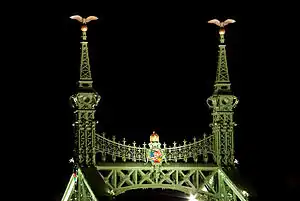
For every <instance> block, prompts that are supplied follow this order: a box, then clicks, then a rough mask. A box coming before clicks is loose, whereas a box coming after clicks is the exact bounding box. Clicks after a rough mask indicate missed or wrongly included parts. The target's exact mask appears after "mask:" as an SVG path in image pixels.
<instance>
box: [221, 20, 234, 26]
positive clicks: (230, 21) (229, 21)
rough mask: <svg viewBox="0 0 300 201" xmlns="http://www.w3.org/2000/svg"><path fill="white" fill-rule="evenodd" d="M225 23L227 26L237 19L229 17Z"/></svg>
mask: <svg viewBox="0 0 300 201" xmlns="http://www.w3.org/2000/svg"><path fill="white" fill-rule="evenodd" d="M223 23H224V26H226V25H227V24H231V23H235V20H233V19H227V20H225V21H224V22H223Z"/></svg>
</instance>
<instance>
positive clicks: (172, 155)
mask: <svg viewBox="0 0 300 201" xmlns="http://www.w3.org/2000/svg"><path fill="white" fill-rule="evenodd" d="M133 144H134V145H130V144H126V140H125V138H124V139H123V143H120V142H116V138H115V137H113V139H112V140H110V139H108V138H106V137H105V134H104V133H103V134H102V135H99V134H96V148H95V152H96V154H97V153H101V155H105V156H106V157H105V160H102V161H106V159H107V160H108V159H109V158H108V157H107V156H110V158H111V159H112V161H114V162H115V161H116V159H117V158H121V159H122V161H124V162H126V161H133V162H136V161H138V162H147V157H148V154H149V151H151V148H150V147H149V148H148V147H147V146H146V143H144V144H143V146H142V147H141V146H140V145H139V146H136V142H134V143H133ZM149 144H150V143H149ZM176 144H177V143H176V142H175V143H173V147H167V145H166V143H164V146H163V148H161V149H160V150H161V151H162V153H164V157H165V158H166V161H169V162H177V161H184V162H188V161H190V159H191V160H192V161H194V162H199V161H201V162H209V161H208V160H206V161H205V160H204V158H206V159H208V156H211V157H210V158H211V161H210V162H213V161H214V159H215V158H216V157H215V154H214V140H213V135H210V136H208V137H206V135H204V137H203V139H199V140H196V138H195V139H194V142H189V143H187V142H185V143H184V145H181V146H176ZM148 146H149V145H148ZM103 159H104V158H103ZM108 161H109V160H108Z"/></svg>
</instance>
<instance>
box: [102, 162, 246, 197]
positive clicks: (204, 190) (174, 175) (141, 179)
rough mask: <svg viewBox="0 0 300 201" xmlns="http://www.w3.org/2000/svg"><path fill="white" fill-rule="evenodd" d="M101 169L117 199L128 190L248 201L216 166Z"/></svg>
mask: <svg viewBox="0 0 300 201" xmlns="http://www.w3.org/2000/svg"><path fill="white" fill-rule="evenodd" d="M97 169H98V171H99V174H100V175H101V177H102V178H103V180H104V181H105V182H106V184H107V186H108V188H109V189H110V190H109V191H110V192H111V194H112V195H113V196H117V195H119V194H121V193H124V192H126V191H128V190H134V189H147V188H160V189H172V190H176V191H181V192H183V193H185V194H187V195H190V194H193V195H197V198H198V199H199V200H228V201H229V200H243V201H245V200H247V197H246V196H244V195H243V194H242V192H241V190H239V189H238V188H237V187H236V186H235V185H234V184H233V182H232V181H231V180H230V179H229V178H228V177H227V176H226V174H225V173H224V172H223V171H222V170H221V169H220V168H219V167H218V166H214V165H209V166H205V165H202V166H201V165H195V164H186V163H174V164H169V165H163V166H160V167H153V166H145V165H144V164H142V163H126V165H124V163H123V164H122V163H120V164H116V163H111V164H109V163H104V164H102V165H98V166H97Z"/></svg>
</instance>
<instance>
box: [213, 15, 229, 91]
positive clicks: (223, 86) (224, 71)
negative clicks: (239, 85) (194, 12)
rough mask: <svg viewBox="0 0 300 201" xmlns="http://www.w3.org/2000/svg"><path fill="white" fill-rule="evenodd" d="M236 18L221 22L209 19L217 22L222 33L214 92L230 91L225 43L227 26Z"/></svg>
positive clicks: (214, 22) (220, 33)
mask: <svg viewBox="0 0 300 201" xmlns="http://www.w3.org/2000/svg"><path fill="white" fill-rule="evenodd" d="M234 22H235V20H232V19H227V20H225V21H224V22H220V21H219V20H217V19H213V20H210V21H208V23H212V24H216V25H217V26H219V27H220V30H219V35H220V43H219V51H218V66H217V74H216V80H215V84H214V93H215V94H219V93H224V92H225V93H226V92H227V93H230V92H231V88H230V80H229V73H228V66H227V57H226V45H225V37H224V35H225V26H226V25H228V24H230V23H234Z"/></svg>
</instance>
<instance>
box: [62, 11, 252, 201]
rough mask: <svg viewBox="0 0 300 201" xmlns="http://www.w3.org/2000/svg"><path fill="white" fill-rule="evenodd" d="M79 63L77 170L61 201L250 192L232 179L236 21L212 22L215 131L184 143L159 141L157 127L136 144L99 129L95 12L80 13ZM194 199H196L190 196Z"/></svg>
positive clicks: (226, 198) (222, 196)
mask: <svg viewBox="0 0 300 201" xmlns="http://www.w3.org/2000/svg"><path fill="white" fill-rule="evenodd" d="M71 18H72V19H76V20H78V21H80V22H81V31H82V40H81V65H80V79H79V82H78V88H77V92H76V93H75V94H74V95H72V96H71V97H70V101H71V104H72V106H73V108H74V123H73V128H74V135H75V142H74V145H75V146H74V157H73V158H72V159H71V160H70V162H73V165H74V171H73V173H72V175H71V177H70V181H69V183H68V185H67V187H66V190H65V193H64V195H63V197H62V201H75V200H77V201H96V200H101V199H102V198H103V197H105V196H118V195H120V194H122V193H125V192H126V191H129V190H136V189H155V188H158V189H171V190H175V191H180V192H183V193H184V194H187V196H190V197H191V198H193V199H194V200H199V201H201V200H203V201H206V200H207V201H208V200H211V201H217V200H218V201H221V200H222V201H237V200H240V201H246V200H248V196H249V194H248V192H247V191H246V190H245V189H244V187H243V186H241V185H239V184H237V183H235V182H233V180H232V178H230V177H229V176H228V175H229V172H230V171H234V169H235V158H234V127H235V126H236V123H235V122H234V120H233V114H234V112H233V109H234V108H235V107H236V105H237V104H238V99H237V97H235V96H234V95H233V93H232V91H231V84H230V80H229V74H228V67H227V60H226V49H225V47H226V45H225V39H224V38H225V37H224V35H225V29H224V27H225V25H227V24H229V23H233V22H234V20H226V21H224V22H219V21H218V20H216V19H214V20H211V21H209V23H214V24H216V25H218V26H219V27H220V31H219V36H220V43H219V53H218V65H217V73H216V80H215V84H214V92H213V94H212V96H210V97H209V98H208V99H207V104H208V106H209V108H211V110H212V112H211V115H212V123H211V124H210V127H211V133H210V134H208V135H206V134H204V135H203V137H202V138H199V139H197V138H195V137H194V138H193V140H192V141H191V142H188V141H186V140H183V142H182V144H177V143H176V142H174V143H173V144H172V145H170V146H167V144H166V143H163V144H161V143H160V141H159V135H158V134H157V133H155V131H153V133H152V134H151V135H150V140H149V142H148V143H146V142H144V143H143V144H142V145H137V144H136V142H135V141H134V142H132V143H130V144H129V143H128V142H126V139H125V138H124V139H122V140H117V139H116V137H115V136H111V137H107V136H106V134H105V133H97V131H96V124H97V121H96V120H95V111H96V108H97V106H98V103H99V101H100V99H101V97H100V95H99V94H98V93H97V92H96V91H95V90H94V89H93V80H92V76H91V68H90V63H89V55H88V42H87V34H86V33H87V23H88V22H89V21H92V20H95V19H97V18H96V17H95V16H90V17H88V18H86V19H85V18H82V17H80V16H72V17H71ZM191 200H192V199H191Z"/></svg>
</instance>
